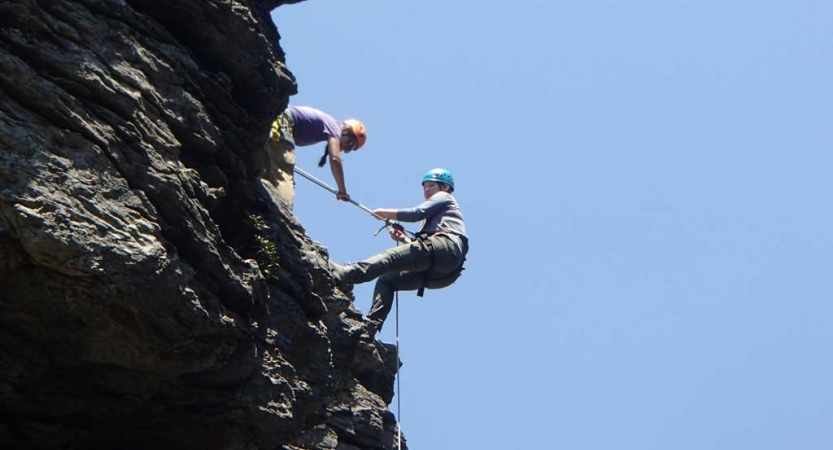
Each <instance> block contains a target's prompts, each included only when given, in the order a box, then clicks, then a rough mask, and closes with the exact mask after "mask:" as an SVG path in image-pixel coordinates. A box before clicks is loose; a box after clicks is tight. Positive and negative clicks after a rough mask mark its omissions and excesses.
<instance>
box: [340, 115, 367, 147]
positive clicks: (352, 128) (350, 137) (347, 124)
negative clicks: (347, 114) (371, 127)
mask: <svg viewBox="0 0 833 450" xmlns="http://www.w3.org/2000/svg"><path fill="white" fill-rule="evenodd" d="M365 140H367V129H366V128H365V127H364V124H363V123H361V122H359V121H358V120H356V119H347V120H345V121H344V122H341V150H342V151H344V152H351V151H353V150H358V149H360V148H362V145H364V141H365Z"/></svg>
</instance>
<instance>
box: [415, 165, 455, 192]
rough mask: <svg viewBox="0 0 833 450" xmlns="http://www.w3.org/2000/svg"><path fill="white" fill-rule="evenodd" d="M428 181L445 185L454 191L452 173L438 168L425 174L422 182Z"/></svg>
mask: <svg viewBox="0 0 833 450" xmlns="http://www.w3.org/2000/svg"><path fill="white" fill-rule="evenodd" d="M426 181H436V182H438V183H445V184H447V185H449V186H451V190H454V177H453V176H451V172H449V171H447V170H445V169H440V168H437V169H431V170H429V171H428V172H425V176H423V177H422V182H423V183H425V182H426Z"/></svg>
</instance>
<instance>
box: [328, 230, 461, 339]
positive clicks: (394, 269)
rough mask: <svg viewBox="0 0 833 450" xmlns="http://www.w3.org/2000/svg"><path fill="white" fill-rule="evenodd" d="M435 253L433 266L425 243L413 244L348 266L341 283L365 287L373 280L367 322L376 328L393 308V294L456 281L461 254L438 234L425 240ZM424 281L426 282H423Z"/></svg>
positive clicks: (416, 242)
mask: <svg viewBox="0 0 833 450" xmlns="http://www.w3.org/2000/svg"><path fill="white" fill-rule="evenodd" d="M428 240H430V242H431V246H432V247H433V249H434V264H433V265H431V253H430V251H429V249H428V243H427V242H426V241H423V240H415V241H413V242H410V243H408V244H405V245H400V246H397V247H394V248H391V249H388V250H385V251H383V252H382V253H379V254H377V255H375V256H372V257H370V258H368V259H367V260H365V261H362V262H358V263H355V264H350V265H348V266H346V267H345V268H344V280H345V281H348V282H350V283H365V282H367V281H370V280H372V279H374V278H377V277H378V278H379V279H378V280H377V281H376V288H375V289H374V291H373V306H371V308H370V312H369V313H368V314H367V317H368V319H370V320H371V321H373V322H375V323H376V324H377V325H378V326H379V328H381V325H382V323H383V322H384V321H385V318H386V317H387V316H388V313H390V310H391V307H392V306H393V293H394V292H396V291H415V290H417V289H419V288H420V287H422V284H423V283H425V287H426V288H428V289H440V288H444V287H447V286H449V285H451V284H452V283H454V282H455V281H457V278H458V277H459V276H460V273H459V271H457V272H455V271H456V269H458V268H459V267H460V265H461V264H462V262H463V254H462V252H461V251H460V249H459V248H458V247H457V246H456V245H455V244H454V241H452V240H451V238H450V237H448V236H444V235H441V234H438V235H434V236H431V237H429V238H428ZM426 277H427V278H426Z"/></svg>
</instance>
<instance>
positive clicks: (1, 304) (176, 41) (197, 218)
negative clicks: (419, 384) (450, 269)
mask: <svg viewBox="0 0 833 450" xmlns="http://www.w3.org/2000/svg"><path fill="white" fill-rule="evenodd" d="M284 3H296V2H295V1H279V0H248V1H247V0H165V1H160V0H10V1H0V448H3V449H17V448H20V449H53V448H54V449H67V448H74V449H105V448H107V449H109V448H120V449H134V448H135V449H140V448H176V449H191V448H193V449H285V450H290V449H292V450H298V449H333V450H345V449H389V448H395V447H396V428H397V423H396V420H395V418H394V416H393V415H392V414H391V413H390V412H389V411H388V409H387V405H388V404H389V403H390V401H391V400H392V397H393V380H394V376H395V373H396V370H397V368H398V364H397V359H396V355H395V349H394V348H392V347H391V346H390V345H384V344H382V343H380V342H378V341H370V340H367V339H366V337H362V336H361V335H362V332H363V331H364V323H363V321H362V317H361V314H360V313H359V311H357V310H356V309H355V308H354V307H353V306H352V303H351V298H350V294H349V293H346V294H345V293H343V292H341V291H340V290H338V289H337V288H336V287H335V284H334V283H333V280H332V278H331V273H330V271H329V268H328V267H329V266H328V262H327V253H326V250H325V249H324V248H323V247H321V246H320V245H318V244H316V243H315V242H313V241H311V240H310V239H309V238H308V237H307V236H306V234H305V233H304V229H303V227H302V226H301V225H300V224H299V223H298V222H297V221H296V220H295V218H294V217H293V216H292V214H291V212H289V211H287V210H286V209H285V207H284V206H282V205H281V204H280V203H279V202H276V201H275V195H276V193H275V192H274V190H273V189H272V188H271V185H269V184H265V183H263V182H262V181H260V179H259V177H258V174H259V173H260V171H261V170H262V167H261V165H262V160H263V154H262V152H263V145H264V143H265V141H266V139H267V138H268V135H269V126H270V123H271V121H272V120H273V119H274V117H275V116H276V115H277V114H278V112H279V111H281V110H282V109H283V108H284V107H285V106H286V104H287V102H288V98H289V96H290V95H292V94H294V93H295V92H296V85H295V80H294V78H293V76H292V74H291V73H290V72H289V70H288V69H287V68H286V66H285V65H284V58H283V52H282V50H281V49H280V47H279V46H278V42H279V39H280V37H279V35H278V31H277V29H275V26H274V24H273V23H272V22H271V19H270V17H269V12H270V10H271V9H272V8H275V7H278V6H280V5H281V4H284ZM403 447H404V446H403Z"/></svg>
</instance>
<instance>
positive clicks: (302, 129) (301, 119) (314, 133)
mask: <svg viewBox="0 0 833 450" xmlns="http://www.w3.org/2000/svg"><path fill="white" fill-rule="evenodd" d="M287 109H288V110H289V112H291V113H292V118H293V120H294V124H293V125H292V135H293V137H294V138H295V145H296V146H299V147H301V146H305V145H312V144H317V143H318V142H326V141H327V138H329V137H330V136H332V137H334V138H336V139H338V138H339V137H341V127H340V126H339V125H338V122H337V121H336V120H335V119H334V118H333V116H331V115H329V114H327V113H325V112H324V111H319V110H317V109H315V108H310V107H309V106H292V105H289V107H288V108H287Z"/></svg>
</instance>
